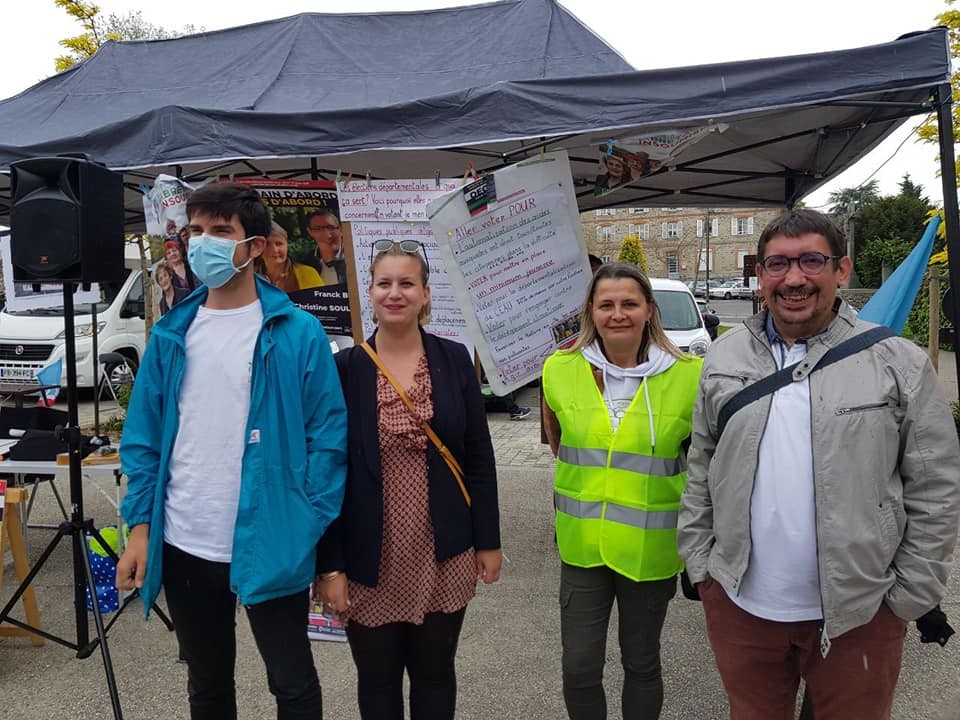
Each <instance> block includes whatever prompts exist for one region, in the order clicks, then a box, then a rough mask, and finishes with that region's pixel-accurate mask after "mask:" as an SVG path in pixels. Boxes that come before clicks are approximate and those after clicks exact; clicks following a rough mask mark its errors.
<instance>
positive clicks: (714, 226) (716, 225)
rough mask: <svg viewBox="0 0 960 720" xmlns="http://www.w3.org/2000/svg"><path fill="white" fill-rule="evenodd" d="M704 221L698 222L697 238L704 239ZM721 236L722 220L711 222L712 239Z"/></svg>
mask: <svg viewBox="0 0 960 720" xmlns="http://www.w3.org/2000/svg"><path fill="white" fill-rule="evenodd" d="M703 229H704V221H703V220H697V237H703ZM719 234H720V218H713V219H712V220H710V237H717V235H719Z"/></svg>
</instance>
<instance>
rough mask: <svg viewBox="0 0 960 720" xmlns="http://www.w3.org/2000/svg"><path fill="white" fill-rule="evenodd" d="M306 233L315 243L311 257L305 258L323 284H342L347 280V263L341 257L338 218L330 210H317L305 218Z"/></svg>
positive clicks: (341, 238) (341, 243)
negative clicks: (314, 250) (315, 247)
mask: <svg viewBox="0 0 960 720" xmlns="http://www.w3.org/2000/svg"><path fill="white" fill-rule="evenodd" d="M307 234H308V235H309V236H310V237H311V238H312V239H313V241H314V242H315V243H316V244H317V249H316V252H315V254H314V255H313V257H311V258H308V259H307V264H309V265H312V266H313V267H314V268H315V269H316V270H317V272H318V273H320V277H322V278H323V282H324V284H325V285H342V284H343V283H345V282H346V281H347V265H346V262H345V261H344V259H343V236H342V235H341V234H340V219H339V218H338V217H337V216H336V213H334V212H333V211H332V210H317V211H316V212H314V213H311V215H310V217H308V218H307Z"/></svg>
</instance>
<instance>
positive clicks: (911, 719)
mask: <svg viewBox="0 0 960 720" xmlns="http://www.w3.org/2000/svg"><path fill="white" fill-rule="evenodd" d="M732 302H736V301H732ZM744 305H746V303H745V302H744ZM519 402H520V404H521V405H529V406H533V407H536V405H537V390H536V389H533V388H530V389H525V390H524V391H522V392H521V393H520V397H519ZM488 418H489V422H490V430H491V435H492V437H493V441H494V446H495V450H496V454H497V467H498V475H499V482H500V505H501V524H502V534H503V547H504V552H505V555H506V557H507V559H508V561H507V562H506V563H505V565H504V570H503V576H502V579H501V581H500V582H499V583H497V584H495V585H491V586H481V587H480V588H479V589H478V592H477V598H476V599H475V600H474V601H473V603H471V605H470V607H469V609H468V611H467V617H466V622H465V624H464V630H463V635H462V638H461V642H460V650H459V654H458V679H459V700H458V713H457V716H458V717H459V718H462V719H464V720H494V719H495V720H519V719H521V718H523V719H526V718H531V719H537V720H539V719H544V720H546V719H550V720H559V719H562V718H564V717H565V713H564V709H563V702H562V697H561V691H560V637H559V611H558V604H557V587H558V582H559V561H558V559H557V553H556V548H555V546H554V543H553V524H552V499H551V490H552V467H553V460H552V458H551V457H550V452H549V450H548V448H547V447H546V446H545V445H541V444H540V442H539V438H540V428H539V423H538V422H537V416H536V414H533V415H531V416H530V417H529V418H527V419H526V420H522V421H511V420H509V419H508V418H507V415H506V414H505V413H491V414H489V415H488ZM101 489H102V490H104V491H105V494H102V493H100V492H96V488H93V487H91V485H90V484H89V483H88V484H87V486H86V493H85V501H86V509H87V512H88V513H89V514H90V515H91V516H92V517H93V518H94V520H95V521H96V522H97V523H98V524H100V523H106V522H108V521H109V520H110V518H111V517H113V515H114V513H115V510H114V509H113V508H112V507H111V506H110V504H109V503H108V500H107V497H108V496H110V495H111V494H112V487H111V486H110V485H109V483H107V484H105V485H104V487H102V488H101ZM64 490H65V489H64ZM58 512H59V511H58V509H57V505H56V503H55V501H54V498H53V495H52V493H51V492H50V488H49V487H47V486H46V485H41V487H40V488H39V494H38V498H37V505H36V507H35V508H34V514H33V520H34V521H36V522H56V521H57V520H58V516H57V513H58ZM49 538H50V534H49V532H48V531H43V530H34V531H33V532H32V533H31V541H30V543H31V547H30V553H29V554H30V557H31V561H35V560H36V559H37V557H38V556H39V555H40V553H41V551H42V550H43V548H44V546H45V543H46V541H47V540H48V539H49ZM71 567H72V566H71V559H70V553H69V548H68V547H67V546H66V545H65V544H61V545H60V546H59V547H57V549H56V550H55V551H54V552H53V554H52V555H51V558H50V560H49V561H48V562H47V564H46V565H45V566H44V567H43V568H42V570H41V571H40V574H39V576H38V578H37V583H36V584H37V594H38V599H39V604H40V611H41V615H42V620H43V624H44V627H45V628H46V629H48V630H50V631H52V632H54V633H56V634H59V635H62V636H66V637H68V638H69V637H73V636H74V635H73V634H74V632H75V629H74V628H75V622H74V613H73V589H72V571H71ZM13 578H14V574H13V568H12V567H11V565H10V563H9V561H8V562H7V563H6V567H5V572H4V584H3V589H2V592H0V598H2V599H3V601H4V602H5V600H6V598H9V596H10V594H11V592H12V589H13V587H14V586H15V582H14V580H13ZM160 603H161V605H163V599H162V596H161V600H160ZM944 609H945V610H946V612H947V613H948V615H949V616H950V617H951V619H952V620H953V622H954V625H955V626H956V627H958V628H960V572H954V573H953V576H952V577H951V580H950V590H949V593H948V596H947V600H946V602H945V603H944ZM14 616H15V617H21V618H22V617H23V616H22V612H16V613H14ZM238 638H239V640H238V654H239V657H238V661H237V695H238V699H239V706H240V718H242V719H243V720H254V719H256V720H261V719H263V718H270V717H274V715H275V710H274V705H273V702H272V698H271V696H270V694H269V692H268V690H267V686H266V679H265V675H264V671H263V666H262V663H261V661H260V659H259V656H258V654H257V652H256V649H255V646H254V643H253V640H252V637H251V634H250V631H249V627H248V624H247V621H246V619H245V616H244V614H243V613H242V612H240V613H238ZM108 647H109V650H110V654H111V658H112V663H113V668H114V671H115V676H116V679H117V684H118V687H119V693H120V700H121V704H122V708H123V715H124V717H125V718H128V719H130V720H138V719H148V718H149V719H151V720H152V719H154V718H157V717H163V718H165V720H183V719H185V718H187V717H188V716H189V713H188V709H187V703H186V694H185V693H186V690H185V686H186V672H185V667H184V666H183V665H182V664H179V663H178V662H177V649H176V642H175V639H174V636H173V634H172V633H169V632H167V630H166V629H165V628H164V626H163V625H162V624H161V623H160V622H159V620H157V618H156V617H151V619H150V621H149V622H144V619H143V614H142V606H141V605H140V604H139V602H137V603H135V605H134V606H132V607H130V608H129V609H128V610H127V611H126V612H125V613H123V614H122V615H121V616H120V618H119V619H118V620H117V622H116V624H115V625H114V627H113V628H112V630H111V631H110V635H109V642H108ZM313 649H314V656H315V658H316V661H317V667H318V669H319V671H320V676H321V683H322V685H323V688H324V705H325V709H326V712H325V717H327V718H328V720H329V719H330V718H334V719H335V720H341V719H343V720H355V719H356V718H358V717H359V715H358V712H357V709H356V700H355V687H356V676H355V672H354V669H353V663H352V660H351V658H350V653H349V649H348V648H347V647H346V646H345V645H341V644H335V643H323V642H314V643H313ZM607 663H608V664H607V672H606V680H605V682H606V685H607V695H608V699H609V707H610V710H609V717H610V718H612V719H613V720H616V719H617V718H620V717H621V714H620V710H619V701H618V699H617V697H618V694H619V688H620V685H621V680H622V672H621V670H620V666H619V651H618V648H617V642H616V620H615V619H614V620H613V621H612V622H611V629H610V635H609V639H608V645H607ZM663 667H664V683H665V687H666V699H665V703H664V709H663V714H662V716H661V717H662V718H663V719H664V720H719V719H720V718H724V717H726V716H727V703H726V699H725V696H724V693H723V689H722V686H721V684H720V679H719V676H718V675H717V671H716V668H715V665H714V662H713V657H712V654H711V652H710V648H709V644H708V642H707V636H706V630H705V626H704V620H703V611H702V608H701V607H700V604H699V603H696V602H691V601H688V600H685V599H683V598H682V596H681V595H680V594H679V592H678V595H677V599H676V600H675V601H674V602H672V603H671V605H670V609H669V612H668V616H667V621H666V625H665V627H664V633H663ZM0 698H2V699H3V700H2V710H0V717H2V718H3V720H38V719H43V720H46V719H48V718H49V719H53V718H57V719H63V718H77V719H78V720H79V719H81V718H110V717H112V713H111V709H110V702H109V696H108V694H107V684H106V679H105V672H104V664H103V661H102V658H101V657H100V655H99V654H94V655H93V656H91V657H89V658H87V659H84V660H78V659H76V658H75V657H74V653H73V652H72V651H70V650H68V649H66V648H64V647H61V646H59V645H56V644H54V643H51V642H48V643H47V644H46V645H45V646H44V647H41V648H35V647H33V646H32V645H31V644H30V643H29V641H28V640H26V639H22V638H0ZM893 717H894V719H895V720H960V641H958V639H957V638H954V639H953V640H952V641H951V642H950V643H949V644H948V645H947V647H946V648H943V649H941V648H940V647H938V646H936V645H933V646H931V645H921V644H920V642H919V636H918V634H917V631H916V629H915V628H914V627H913V625H911V626H910V628H909V630H908V633H907V640H906V646H905V653H904V663H903V670H902V673H901V680H900V685H899V689H898V691H897V696H896V700H895V706H894V713H893Z"/></svg>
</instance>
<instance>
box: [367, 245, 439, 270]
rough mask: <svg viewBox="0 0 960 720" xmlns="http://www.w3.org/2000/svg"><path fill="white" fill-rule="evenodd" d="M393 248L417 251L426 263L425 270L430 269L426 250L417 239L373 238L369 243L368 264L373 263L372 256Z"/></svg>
mask: <svg viewBox="0 0 960 720" xmlns="http://www.w3.org/2000/svg"><path fill="white" fill-rule="evenodd" d="M393 248H399V249H400V251H401V252H405V253H409V254H410V255H416V254H417V253H418V252H419V253H421V254H422V255H423V262H424V263H426V266H427V272H429V271H430V261H429V260H427V251H426V249H425V248H424V247H423V243H422V242H420V241H419V240H375V241H374V242H373V244H372V245H370V265H371V266H372V265H373V258H374V257H375V256H376V255H379V254H380V253H385V252H387V251H389V250H392V249H393Z"/></svg>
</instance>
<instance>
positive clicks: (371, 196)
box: [337, 178, 463, 222]
mask: <svg viewBox="0 0 960 720" xmlns="http://www.w3.org/2000/svg"><path fill="white" fill-rule="evenodd" d="M462 184H463V183H462V182H461V181H460V179H459V178H441V179H439V180H433V179H431V180H370V181H369V182H368V181H367V180H363V179H360V180H351V181H350V182H344V181H341V182H338V183H337V195H338V196H339V199H340V221H341V222H352V221H354V220H359V221H366V222H403V221H413V222H427V204H428V203H429V202H430V201H431V200H434V199H436V198H438V197H440V196H441V195H446V194H447V193H448V192H450V191H452V190H456V189H457V188H459V187H460V186H461V185H462Z"/></svg>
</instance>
